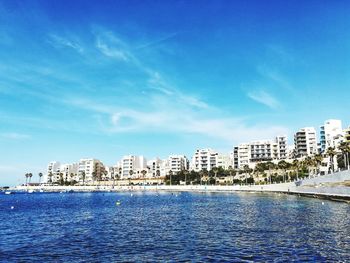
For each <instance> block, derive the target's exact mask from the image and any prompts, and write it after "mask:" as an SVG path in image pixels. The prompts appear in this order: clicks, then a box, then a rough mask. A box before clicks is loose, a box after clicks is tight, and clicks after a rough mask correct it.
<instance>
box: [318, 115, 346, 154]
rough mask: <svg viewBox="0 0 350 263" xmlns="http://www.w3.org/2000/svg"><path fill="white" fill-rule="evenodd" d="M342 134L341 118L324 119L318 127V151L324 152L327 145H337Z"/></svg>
mask: <svg viewBox="0 0 350 263" xmlns="http://www.w3.org/2000/svg"><path fill="white" fill-rule="evenodd" d="M343 135H344V133H343V128H342V123H341V120H333V119H330V120H326V121H325V122H324V125H322V126H321V127H320V151H321V152H325V151H326V150H327V149H328V148H329V147H337V146H338V144H339V143H340V141H341V140H342V138H343Z"/></svg>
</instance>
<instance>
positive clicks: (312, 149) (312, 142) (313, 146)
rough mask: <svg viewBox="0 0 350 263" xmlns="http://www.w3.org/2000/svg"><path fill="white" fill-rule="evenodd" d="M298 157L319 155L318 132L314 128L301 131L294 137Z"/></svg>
mask: <svg viewBox="0 0 350 263" xmlns="http://www.w3.org/2000/svg"><path fill="white" fill-rule="evenodd" d="M294 144H295V154H296V157H303V156H308V155H313V154H316V153H317V139H316V130H315V128H314V127H305V128H302V129H300V130H299V131H298V132H297V133H296V134H295V135H294Z"/></svg>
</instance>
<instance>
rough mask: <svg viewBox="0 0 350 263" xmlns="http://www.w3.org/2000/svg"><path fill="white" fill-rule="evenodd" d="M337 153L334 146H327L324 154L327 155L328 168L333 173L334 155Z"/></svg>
mask: <svg viewBox="0 0 350 263" xmlns="http://www.w3.org/2000/svg"><path fill="white" fill-rule="evenodd" d="M336 154H337V152H336V151H335V148H333V147H329V148H328V149H327V151H326V155H327V156H329V162H330V169H331V172H332V173H334V156H335V155H336Z"/></svg>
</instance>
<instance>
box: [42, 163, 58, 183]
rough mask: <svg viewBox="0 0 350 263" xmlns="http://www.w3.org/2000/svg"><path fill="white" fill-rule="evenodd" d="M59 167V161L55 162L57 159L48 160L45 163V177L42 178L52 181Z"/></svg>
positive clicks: (45, 180) (48, 181)
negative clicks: (46, 163)
mask: <svg viewBox="0 0 350 263" xmlns="http://www.w3.org/2000/svg"><path fill="white" fill-rule="evenodd" d="M60 167H61V163H60V162H57V161H52V162H49V164H48V165H47V173H46V175H45V176H46V177H45V179H44V182H47V183H50V180H51V182H54V180H55V177H56V175H57V174H58V175H59V173H60Z"/></svg>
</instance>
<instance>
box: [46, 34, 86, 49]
mask: <svg viewBox="0 0 350 263" xmlns="http://www.w3.org/2000/svg"><path fill="white" fill-rule="evenodd" d="M48 42H49V43H50V44H51V45H53V46H54V47H68V48H72V49H74V50H75V51H77V52H79V53H83V52H84V49H83V48H82V46H81V45H80V44H79V43H78V42H77V41H74V40H71V39H68V38H65V37H61V36H58V35H55V34H50V35H49V39H48Z"/></svg>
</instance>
